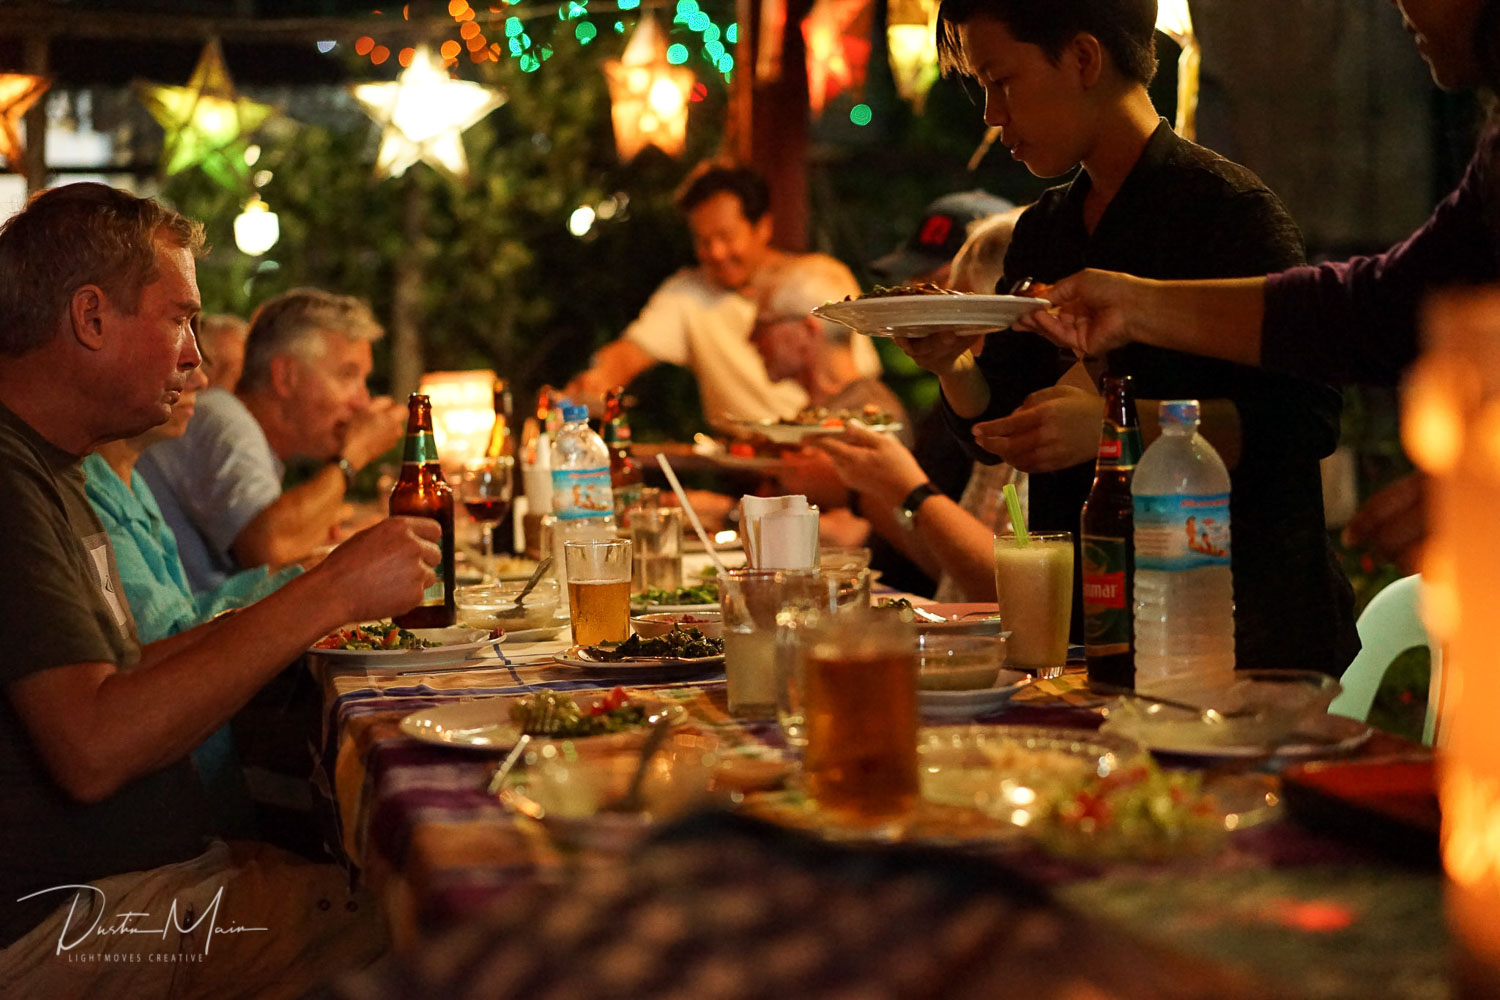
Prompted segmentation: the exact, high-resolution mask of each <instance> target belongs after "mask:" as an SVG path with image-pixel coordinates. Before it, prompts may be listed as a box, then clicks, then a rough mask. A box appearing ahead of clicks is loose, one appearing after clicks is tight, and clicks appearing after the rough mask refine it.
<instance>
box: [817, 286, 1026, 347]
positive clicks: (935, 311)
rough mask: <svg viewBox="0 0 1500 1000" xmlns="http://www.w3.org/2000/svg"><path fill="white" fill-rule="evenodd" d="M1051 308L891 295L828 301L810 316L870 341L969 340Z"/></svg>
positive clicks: (1004, 298)
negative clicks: (949, 336)
mask: <svg viewBox="0 0 1500 1000" xmlns="http://www.w3.org/2000/svg"><path fill="white" fill-rule="evenodd" d="M1050 304H1051V303H1049V302H1048V301H1047V300H1046V299H1038V298H1032V297H1030V296H1024V295H891V296H883V297H879V298H863V299H854V300H852V301H849V302H828V303H825V304H824V305H821V306H818V307H817V308H816V309H814V310H813V315H814V316H819V317H821V318H823V319H826V320H832V321H833V322H835V323H838V324H840V325H842V326H847V327H848V328H849V329H851V330H854V331H855V332H857V333H863V334H865V335H867V336H870V337H897V336H900V337H925V336H927V335H928V334H930V333H936V332H938V331H940V330H946V331H949V332H951V333H955V334H958V335H960V336H972V335H974V334H980V333H993V332H994V331H996V330H1004V329H1007V328H1008V327H1010V325H1011V324H1012V323H1014V322H1015V321H1016V320H1018V319H1020V318H1021V317H1022V316H1025V315H1026V314H1028V313H1031V312H1035V311H1036V310H1038V309H1045V308H1047V307H1048V306H1049V305H1050Z"/></svg>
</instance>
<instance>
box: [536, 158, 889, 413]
mask: <svg viewBox="0 0 1500 1000" xmlns="http://www.w3.org/2000/svg"><path fill="white" fill-rule="evenodd" d="M769 206H770V194H769V192H768V191H767V189H766V183H765V181H764V180H762V179H761V177H760V176H759V175H758V174H756V173H755V172H754V171H752V170H750V169H748V168H746V167H732V166H725V165H722V164H706V165H704V166H703V167H700V168H699V169H698V170H697V171H695V172H694V174H693V175H692V176H691V177H690V178H689V179H688V182H687V184H686V185H685V186H684V187H683V189H682V191H681V192H680V193H679V194H678V196H677V207H678V210H679V211H681V213H682V215H683V217H684V219H685V220H686V221H687V225H688V229H689V230H691V231H692V234H693V250H694V252H695V254H696V255H697V257H698V266H697V267H686V268H683V269H682V270H680V271H678V272H677V273H676V274H674V275H672V276H671V277H670V278H668V279H667V280H666V281H664V282H662V284H661V286H660V287H659V288H657V290H656V291H655V292H654V293H653V294H652V296H651V298H650V300H649V301H647V303H646V305H645V308H643V309H642V310H641V312H640V315H639V316H637V317H636V319H635V321H634V322H633V323H631V324H630V326H629V327H627V328H626V330H625V332H624V333H623V334H621V335H620V337H619V338H618V339H617V340H614V341H612V342H611V343H609V344H606V345H605V346H604V347H602V348H600V350H599V351H598V353H597V354H595V355H594V361H593V365H592V367H590V368H589V369H588V370H587V371H584V372H583V373H581V374H580V375H578V376H577V377H576V378H575V379H573V381H572V382H570V383H569V384H568V386H567V389H566V390H565V391H566V392H567V394H568V395H570V396H572V397H574V398H575V399H582V400H589V399H592V398H597V397H602V396H603V394H604V393H605V392H606V391H607V390H609V389H611V388H613V387H614V386H617V385H628V384H629V383H630V381H631V380H632V379H634V378H635V377H636V376H637V375H640V374H641V373H642V372H644V371H645V370H646V369H648V368H650V367H652V366H653V365H655V364H657V363H658V362H663V361H665V362H668V363H670V364H675V365H681V366H683V367H687V368H691V369H692V370H693V374H694V375H695V376H696V377H697V379H698V391H699V393H700V394H701V396H702V399H703V412H704V415H705V416H706V417H707V418H708V420H709V422H710V423H712V424H715V425H727V424H732V423H734V422H735V421H739V420H777V419H781V418H784V417H789V416H791V415H792V414H794V413H796V412H797V411H798V410H800V409H801V408H802V407H804V406H806V405H807V403H808V399H807V393H806V392H805V391H803V389H802V387H801V386H799V385H798V384H797V383H796V382H794V381H790V380H788V381H782V382H772V381H771V379H770V378H769V377H768V376H767V375H766V369H765V365H764V364H762V363H761V359H760V356H759V355H758V354H757V353H756V351H755V348H754V347H753V346H751V344H750V329H751V327H752V326H753V325H754V323H755V296H756V292H757V285H758V283H760V282H762V281H764V280H765V277H766V276H767V275H768V274H769V272H770V271H771V270H773V269H774V268H775V267H776V266H777V265H779V264H780V263H782V262H783V261H784V260H785V259H786V257H787V255H786V254H785V253H783V252H781V251H779V250H776V249H773V248H772V247H771V216H770V214H769V212H768V208H769ZM854 340H855V344H854V345H853V350H854V356H855V359H856V363H857V364H858V366H859V370H860V372H861V374H864V375H875V374H877V373H878V372H879V371H880V360H879V358H878V357H877V355H876V353H875V347H874V345H873V344H871V343H870V342H869V339H868V338H866V337H855V338H854Z"/></svg>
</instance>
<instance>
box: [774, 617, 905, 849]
mask: <svg viewBox="0 0 1500 1000" xmlns="http://www.w3.org/2000/svg"><path fill="white" fill-rule="evenodd" d="M804 642H805V646H804V648H805V650H806V657H805V662H804V671H805V673H804V693H805V696H806V711H807V749H806V752H805V753H804V755H803V758H802V770H803V777H804V780H805V781H806V783H807V790H808V792H809V793H810V794H811V795H812V797H813V798H814V799H815V800H817V802H818V804H819V806H821V807H822V808H823V809H825V810H827V811H829V812H830V813H833V814H834V815H835V816H837V817H838V818H840V819H841V820H843V821H845V822H849V823H853V824H855V825H859V826H881V825H884V824H887V823H890V822H892V821H895V820H899V819H900V818H901V817H902V816H903V815H905V814H906V813H908V812H909V811H910V810H911V809H912V808H913V807H914V806H915V805H916V802H917V789H918V786H917V660H916V632H915V630H914V629H913V628H912V627H911V626H910V625H909V624H907V623H905V622H902V621H899V620H896V619H893V618H888V617H885V616H872V615H834V616H832V617H831V618H828V619H826V620H825V621H824V622H822V623H820V624H819V625H818V626H817V627H816V628H814V629H813V630H812V631H811V632H810V633H809V634H808V635H807V637H806V639H805V640H804Z"/></svg>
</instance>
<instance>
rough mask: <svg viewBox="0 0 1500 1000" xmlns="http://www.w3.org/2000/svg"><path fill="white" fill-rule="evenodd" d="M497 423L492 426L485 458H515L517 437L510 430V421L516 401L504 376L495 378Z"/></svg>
mask: <svg viewBox="0 0 1500 1000" xmlns="http://www.w3.org/2000/svg"><path fill="white" fill-rule="evenodd" d="M494 391H495V423H494V425H493V426H492V427H491V428H490V440H489V443H488V444H487V445H485V447H484V457H485V458H514V457H515V454H516V445H515V439H514V438H513V437H512V435H511V432H510V421H511V416H512V412H513V410H514V408H515V407H514V403H513V402H512V399H511V394H510V383H509V382H507V381H506V380H505V379H503V378H497V379H495V386H494Z"/></svg>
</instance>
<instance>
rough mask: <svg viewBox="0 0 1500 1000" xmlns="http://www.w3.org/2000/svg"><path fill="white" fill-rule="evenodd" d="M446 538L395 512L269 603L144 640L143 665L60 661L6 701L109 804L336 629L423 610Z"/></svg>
mask: <svg viewBox="0 0 1500 1000" xmlns="http://www.w3.org/2000/svg"><path fill="white" fill-rule="evenodd" d="M440 537H441V530H440V528H439V527H438V524H437V522H435V521H431V520H427V519H423V518H409V517H393V518H390V519H388V520H386V521H382V522H381V523H380V524H377V525H376V526H374V527H373V528H370V529H368V530H366V531H362V532H360V533H359V534H358V535H356V536H354V537H353V538H351V539H349V541H347V542H345V543H344V544H343V545H341V546H339V547H338V548H337V549H335V550H334V551H333V552H332V553H331V554H330V555H329V556H328V558H327V559H326V560H324V562H323V563H322V564H321V565H320V566H318V567H317V568H315V569H313V570H310V571H309V572H307V573H304V574H303V575H302V576H300V577H297V578H296V579H294V580H292V581H290V582H289V583H287V585H286V586H284V587H282V588H281V589H280V590H277V591H276V592H275V593H272V594H270V595H269V596H267V597H266V598H265V599H263V600H261V601H257V602H256V603H255V604H252V605H250V606H249V607H246V608H244V609H242V610H241V611H239V612H236V613H235V614H232V615H226V616H224V617H222V618H218V619H215V620H214V621H211V622H208V623H205V624H203V625H200V626H198V627H197V628H194V629H190V630H188V631H187V632H183V633H181V634H180V635H175V636H172V637H171V638H168V639H163V640H162V641H160V642H155V643H152V644H150V645H149V646H146V647H144V648H143V649H142V655H141V662H140V664H139V665H138V666H137V667H136V668H135V669H133V670H120V669H118V668H117V667H116V666H115V665H114V664H112V663H74V664H70V665H67V666H60V667H53V668H49V669H46V670H39V671H37V672H35V673H32V674H28V675H26V676H24V677H22V678H20V679H19V680H15V681H12V682H11V683H10V684H9V685H7V687H6V692H5V693H6V696H7V697H9V699H10V702H11V705H12V706H13V707H14V709H15V712H16V714H17V715H18V716H19V717H20V719H21V721H22V724H23V725H25V727H26V731H27V733H28V734H29V735H30V737H31V741H32V744H33V745H34V746H35V747H36V749H37V752H38V753H39V754H40V755H41V757H42V760H43V761H44V763H45V764H46V766H47V769H48V771H49V772H51V774H52V776H53V777H54V779H55V780H56V781H57V783H58V785H59V786H60V787H61V788H62V789H63V790H64V791H66V792H67V793H68V794H69V795H70V796H72V797H73V798H74V799H77V800H78V801H81V802H98V801H101V800H103V799H105V798H107V797H109V796H110V795H111V794H113V793H114V792H115V791H117V790H118V789H119V788H120V787H122V786H123V785H125V784H127V783H128V782H130V781H132V780H134V779H136V778H139V777H141V776H143V775H145V774H149V773H151V772H153V771H156V770H158V769H160V768H162V767H165V766H167V765H168V764H170V763H172V762H173V761H175V760H178V759H180V758H182V757H183V756H184V755H186V754H187V753H188V752H189V751H191V750H192V749H193V748H194V747H196V746H197V745H198V744H199V743H201V742H202V741H203V740H204V739H205V738H206V737H207V736H208V735H209V734H210V733H212V732H213V731H214V730H215V729H217V728H218V727H219V726H221V725H222V724H223V723H224V721H225V720H226V719H228V718H229V717H230V716H231V715H232V714H234V712H235V711H236V710H238V709H239V708H240V707H241V706H242V705H244V704H245V702H246V701H248V700H249V698H250V696H251V695H252V694H254V693H255V691H256V690H257V689H259V688H260V687H261V686H262V685H263V684H265V683H266V682H267V681H268V680H270V679H271V678H272V677H273V676H274V675H275V674H276V673H277V672H278V671H280V670H281V669H282V668H283V667H285V666H286V665H287V664H289V663H291V662H293V661H294V660H296V659H297V657H298V656H300V655H301V654H302V653H303V652H304V651H305V650H306V649H307V648H308V647H309V646H311V645H312V644H313V643H314V642H316V641H317V640H318V639H319V638H320V637H321V636H322V635H324V634H325V633H326V632H328V631H329V630H330V629H333V628H336V627H337V626H339V625H343V624H346V623H348V622H351V621H359V620H367V619H371V618H384V617H389V616H390V615H393V614H400V613H401V612H403V611H406V610H407V609H409V608H411V607H412V606H413V605H415V604H416V603H417V602H418V601H419V600H421V596H422V592H423V590H424V589H425V588H426V587H427V585H428V584H429V583H431V582H432V581H433V580H434V579H435V574H434V571H433V567H434V566H435V565H436V564H437V562H438V559H439V557H440V550H439V548H438V542H439V539H440Z"/></svg>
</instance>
